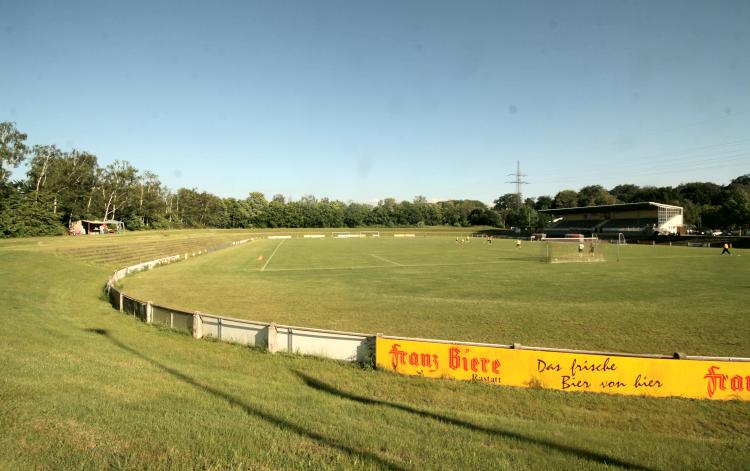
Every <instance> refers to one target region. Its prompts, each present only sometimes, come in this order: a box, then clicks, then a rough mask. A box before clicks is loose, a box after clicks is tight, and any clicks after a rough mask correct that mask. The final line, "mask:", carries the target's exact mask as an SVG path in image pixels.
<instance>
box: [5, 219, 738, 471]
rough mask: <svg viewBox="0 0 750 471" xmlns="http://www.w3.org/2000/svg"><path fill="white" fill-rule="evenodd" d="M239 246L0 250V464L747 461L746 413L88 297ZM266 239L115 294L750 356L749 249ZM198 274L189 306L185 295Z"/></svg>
mask: <svg viewBox="0 0 750 471" xmlns="http://www.w3.org/2000/svg"><path fill="white" fill-rule="evenodd" d="M251 235H253V234H248V233H242V232H230V231H172V232H150V233H142V234H137V233H136V234H126V235H122V236H115V237H104V238H99V237H98V236H92V237H84V238H39V239H16V240H0V320H2V323H1V324H0V325H2V328H0V356H2V369H1V370H0V371H2V376H1V377H0V469H3V470H4V469H41V470H66V469H117V470H126V469H133V470H142V469H165V470H167V469H200V470H223V469H311V470H312V469H315V470H318V469H498V470H505V469H507V470H518V469H570V470H595V469H596V470H598V469H608V470H610V469H638V470H660V469H665V470H666V469H701V470H703V469H717V470H718V469H721V470H724V469H746V468H747V450H748V447H749V446H750V438H748V437H750V404H748V403H746V402H711V401H698V400H688V399H676V398H669V399H654V398H643V397H624V396H609V395H603V394H586V393H563V392H557V391H548V390H538V389H517V388H507V387H497V386H492V385H484V384H476V383H469V382H457V381H440V380H428V379H424V378H415V377H402V376H398V375H395V374H391V373H389V372H384V371H377V370H371V369H361V368H359V367H357V366H354V365H350V364H344V363H339V362H334V361H326V360H320V359H315V358H306V357H301V356H295V355H285V354H275V355H271V354H267V353H264V352H261V351H258V350H255V349H251V348H247V347H241V346H237V345H231V344H224V343H218V342H213V341H196V340H194V339H193V338H191V337H190V336H187V335H182V334H179V333H176V332H171V331H167V330H163V329H159V328H156V327H154V326H149V325H146V324H144V323H141V322H139V321H136V320H134V319H133V318H132V317H128V316H124V315H122V314H121V313H119V312H117V311H116V310H114V309H112V307H111V306H110V305H109V304H108V303H107V301H106V299H105V298H104V297H103V296H102V288H103V285H104V282H105V280H106V279H107V277H108V276H109V275H110V274H111V273H112V271H113V270H114V269H115V268H117V267H120V266H123V265H125V264H130V263H137V262H138V261H142V260H148V259H150V258H156V257H158V256H166V255H172V254H174V253H179V252H182V253H184V252H187V251H193V250H201V249H202V248H207V247H211V246H215V245H217V244H220V243H226V242H227V241H231V240H237V239H242V238H246V237H249V236H251ZM320 242H323V243H320ZM278 244H279V241H268V240H264V241H261V240H259V241H256V242H254V243H252V244H250V245H247V246H243V247H236V248H230V249H227V250H224V251H219V252H216V253H213V254H209V255H205V256H201V257H196V258H195V259H191V260H189V261H187V262H181V263H179V264H175V265H171V266H169V267H162V268H158V269H156V270H154V271H151V272H148V273H142V274H138V275H136V276H135V277H133V278H130V279H126V286H127V287H128V289H132V290H133V292H134V293H139V296H140V295H143V297H148V298H153V300H154V301H170V302H172V303H175V304H180V305H185V306H187V307H190V308H196V309H197V308H198V307H199V305H200V303H205V304H206V305H207V306H208V305H209V304H210V306H212V309H211V310H216V311H217V312H221V313H226V314H227V315H229V314H234V315H238V316H239V315H242V316H243V317H248V318H253V319H273V320H276V321H278V322H281V321H286V322H293V323H297V324H304V325H310V326H321V327H333V328H340V329H350V330H364V331H374V332H376V331H384V332H387V333H394V334H406V335H420V336H430V337H440V338H456V339H466V340H487V341H497V342H510V341H521V342H523V343H528V344H539V345H551V346H567V347H587V348H612V349H619V350H633V351H665V352H670V351H672V350H674V349H683V350H685V351H687V352H688V353H711V354H737V355H739V354H742V355H747V353H748V341H747V339H748V335H747V333H748V320H747V317H746V316H745V314H744V313H745V311H746V308H745V305H746V304H747V299H748V296H747V293H748V290H750V282H748V264H750V255H749V256H746V252H743V251H740V250H737V251H735V252H736V253H737V254H740V255H742V257H736V256H733V257H732V258H731V259H730V258H729V257H726V256H724V257H723V258H722V257H720V256H719V250H717V249H684V248H669V247H640V246H628V247H625V248H623V249H624V251H623V258H622V260H621V262H619V263H617V262H616V261H614V258H613V257H612V256H611V255H612V254H610V257H609V261H607V262H606V263H597V264H566V265H544V264H542V263H539V262H536V261H534V260H532V259H533V258H534V257H535V252H536V251H535V249H532V248H531V245H530V244H524V246H523V247H522V249H521V250H520V251H516V249H515V247H514V246H513V245H512V243H500V241H497V240H496V241H495V242H494V243H493V245H492V246H491V247H490V246H486V245H483V244H481V241H479V240H478V239H477V240H472V241H471V243H470V244H469V245H466V244H464V245H456V243H455V240H454V238H453V237H442V238H440V237H436V238H434V239H433V238H424V239H421V238H418V239H416V240H402V241H397V240H394V239H390V240H389V239H388V238H386V237H382V238H381V239H380V240H370V239H367V240H336V241H333V240H326V241H310V240H307V241H305V240H300V241H297V240H289V241H286V242H284V243H283V245H281V246H280V247H279V246H278ZM277 247H278V250H277V251H276V253H275V255H274V256H273V258H271V259H270V261H269V257H270V255H271V254H272V253H273V251H274V250H276V248H277ZM610 248H611V247H610ZM261 255H263V260H258V257H259V256H261ZM266 263H268V264H267V266H266V269H265V270H264V271H263V272H260V271H259V270H260V268H262V267H263V265H265V264H266ZM401 265H404V266H401ZM353 267H360V268H353ZM194 276H195V283H196V286H195V289H196V292H195V293H193V292H191V291H190V290H189V289H185V285H184V283H185V282H186V281H187V280H190V279H192V278H193V277H194ZM199 276H200V277H201V278H202V279H203V281H200V280H199ZM178 281H179V283H174V282H178ZM234 282H237V284H232V283H234ZM141 283H142V285H139V284H141ZM136 285H139V286H136ZM148 290H151V291H149V292H147V291H148ZM582 290H585V291H586V294H581V293H582ZM204 298H205V299H204ZM222 303H225V304H222ZM235 304H236V305H235ZM230 305H235V308H236V311H232V312H229V306H230ZM206 310H207V311H208V310H209V309H206ZM347 313H349V314H347ZM334 314H335V315H334ZM281 316H286V317H281ZM631 324H632V325H631Z"/></svg>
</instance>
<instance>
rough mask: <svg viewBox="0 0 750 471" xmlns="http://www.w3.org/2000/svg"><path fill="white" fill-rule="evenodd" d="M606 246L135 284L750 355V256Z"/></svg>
mask: <svg viewBox="0 0 750 471" xmlns="http://www.w3.org/2000/svg"><path fill="white" fill-rule="evenodd" d="M605 249H606V250H607V251H608V253H607V257H608V259H609V261H607V262H604V263H568V264H552V265H549V264H545V263H541V262H540V261H539V256H540V253H541V251H542V246H541V245H540V244H539V243H536V244H535V243H525V244H524V245H523V246H522V247H521V248H520V249H518V248H516V247H515V244H514V242H513V241H512V240H503V239H499V240H495V241H494V242H493V244H491V245H488V244H486V243H484V242H482V241H481V240H480V239H474V240H472V241H471V242H470V243H468V244H457V243H456V242H455V238H451V237H420V238H417V239H412V240H407V239H394V238H390V237H389V238H386V237H382V238H379V239H377V238H373V239H344V240H333V239H323V240H304V239H291V240H281V241H279V240H265V239H264V240H256V241H254V242H253V243H251V244H248V245H246V246H243V247H238V248H235V249H231V250H227V251H222V252H218V253H215V254H211V255H209V256H207V257H205V258H202V259H200V260H195V261H194V262H191V263H184V264H176V265H172V266H170V267H165V268H160V269H158V270H154V271H152V272H150V273H145V274H141V275H138V276H136V277H133V278H129V279H127V280H125V282H124V287H125V291H126V292H127V293H129V294H132V295H135V296H136V297H138V298H140V299H144V300H146V299H149V300H153V301H158V302H161V303H165V304H167V305H170V306H173V307H178V308H185V309H188V310H200V311H202V312H209V313H215V314H223V315H227V316H231V317H239V318H245V319H250V320H257V321H263V322H271V321H275V322H277V323H283V324H292V325H301V326H308V327H319V328H330V329H338V330H347V331H356V332H366V333H377V332H381V333H385V334H389V335H401V336H411V337H422V338H439V339H450V340H465V341H477V342H491V343H505V344H508V343H513V342H519V343H522V344H524V345H537V346H548V347H561V348H580V349H598V350H609V351H621V352H634V353H665V354H672V353H673V352H676V351H679V352H684V353H688V354H693V355H724V356H750V342H748V341H747V339H748V338H750V322H748V321H747V317H746V312H745V311H746V309H747V306H746V304H747V300H748V293H750V255H749V256H747V257H741V256H733V257H728V256H724V257H721V256H719V252H720V250H716V249H704V248H687V247H663V246H638V245H629V246H625V247H621V248H620V249H619V250H620V261H619V262H617V258H618V257H617V250H618V248H617V247H616V246H606V245H605ZM742 252H743V251H741V250H736V251H735V255H742ZM165 287H169V289H164V288H165Z"/></svg>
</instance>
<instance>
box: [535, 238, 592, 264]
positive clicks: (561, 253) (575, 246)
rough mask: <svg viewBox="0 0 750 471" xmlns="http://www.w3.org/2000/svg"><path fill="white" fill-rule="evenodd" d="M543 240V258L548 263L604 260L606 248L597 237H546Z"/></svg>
mask: <svg viewBox="0 0 750 471" xmlns="http://www.w3.org/2000/svg"><path fill="white" fill-rule="evenodd" d="M542 242H544V244H542V250H543V252H542V258H543V259H544V261H546V262H547V263H567V262H603V261H604V250H603V247H602V245H601V241H600V240H599V239H597V238H596V237H578V238H573V237H564V238H563V237H561V238H554V237H552V238H550V237H545V238H544V239H542Z"/></svg>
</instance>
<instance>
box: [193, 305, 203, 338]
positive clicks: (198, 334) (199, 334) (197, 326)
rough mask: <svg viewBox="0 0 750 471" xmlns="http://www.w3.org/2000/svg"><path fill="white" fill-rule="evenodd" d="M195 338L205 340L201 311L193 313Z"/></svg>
mask: <svg viewBox="0 0 750 471" xmlns="http://www.w3.org/2000/svg"><path fill="white" fill-rule="evenodd" d="M193 338H195V339H202V338H203V318H201V313H200V311H195V312H194V313H193Z"/></svg>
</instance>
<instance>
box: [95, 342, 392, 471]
mask: <svg viewBox="0 0 750 471" xmlns="http://www.w3.org/2000/svg"><path fill="white" fill-rule="evenodd" d="M84 330H85V331H86V332H90V333H93V334H97V335H101V336H102V337H104V338H106V339H107V340H109V341H110V342H112V343H113V344H114V345H116V346H118V347H120V348H121V349H123V350H125V351H126V352H128V353H131V354H133V355H135V356H137V357H139V358H141V359H142V360H144V361H147V362H148V363H150V364H151V365H153V366H155V367H157V368H158V369H160V370H162V371H164V372H165V373H168V374H169V375H171V376H173V377H174V378H176V379H178V380H180V381H182V382H183V383H185V384H188V385H190V386H192V387H194V388H196V389H199V390H201V391H203V392H206V393H208V394H210V395H212V396H214V397H216V398H219V399H222V400H224V401H226V402H227V403H228V404H229V405H231V406H236V407H239V408H241V409H242V410H243V411H244V412H245V413H246V414H247V415H249V416H252V417H256V418H259V419H262V420H264V421H266V422H267V423H269V424H270V425H273V426H274V427H277V428H279V429H281V430H284V431H292V432H294V433H296V434H298V435H300V436H302V437H306V438H309V439H311V440H314V441H316V442H317V443H319V444H320V445H323V446H326V447H330V448H335V449H337V450H339V451H342V452H344V453H346V454H348V455H350V456H353V457H357V458H360V459H363V460H366V461H370V462H372V463H374V464H376V465H377V466H380V467H382V468H385V469H394V470H400V469H404V468H402V467H401V466H398V465H396V464H395V463H391V462H390V461H388V460H385V459H383V458H381V457H379V456H377V455H375V454H373V453H370V452H368V451H365V450H358V449H356V448H352V447H350V446H347V445H345V444H343V443H340V442H338V441H336V440H334V439H332V438H329V437H326V436H323V435H321V434H319V433H316V432H313V431H311V430H307V429H305V428H303V427H301V426H299V425H297V424H295V423H293V422H290V421H288V420H286V419H283V418H281V417H276V416H274V415H272V414H269V413H267V412H264V411H262V410H261V409H260V408H259V407H258V406H254V405H252V404H249V403H247V402H244V401H243V400H242V399H239V398H237V397H235V396H232V395H231V394H228V393H225V392H224V391H221V390H219V389H216V388H214V387H212V386H210V385H208V384H205V383H202V382H200V381H198V380H197V379H195V378H192V377H190V376H188V375H186V374H184V373H181V372H179V371H177V370H176V369H174V368H170V367H168V366H166V365H163V364H161V363H159V362H158V361H156V360H154V359H152V358H149V357H147V356H146V355H144V354H142V353H141V352H139V351H137V350H135V349H133V348H131V347H129V346H127V345H125V344H124V343H122V342H120V341H119V340H117V339H116V338H114V337H112V336H111V335H110V333H109V331H107V330H106V329H84Z"/></svg>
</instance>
